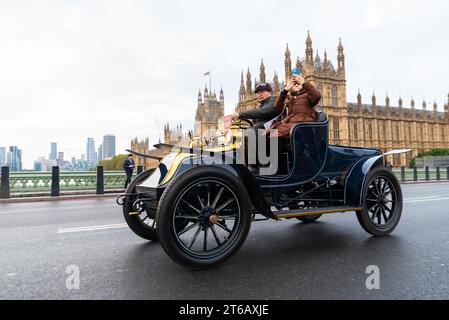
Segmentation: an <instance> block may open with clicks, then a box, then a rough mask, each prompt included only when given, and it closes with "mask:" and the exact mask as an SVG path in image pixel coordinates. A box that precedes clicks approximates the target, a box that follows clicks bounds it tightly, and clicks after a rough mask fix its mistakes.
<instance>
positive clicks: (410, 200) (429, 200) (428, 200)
mask: <svg viewBox="0 0 449 320" xmlns="http://www.w3.org/2000/svg"><path fill="white" fill-rule="evenodd" d="M442 200H449V198H416V199H405V200H404V203H415V202H432V201H442Z"/></svg>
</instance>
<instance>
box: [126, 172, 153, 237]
mask: <svg viewBox="0 0 449 320" xmlns="http://www.w3.org/2000/svg"><path fill="white" fill-rule="evenodd" d="M153 172H154V170H148V171H144V172H142V173H141V174H140V175H138V176H137V177H136V178H135V179H134V180H133V181H132V182H131V184H130V185H129V186H128V188H127V190H126V193H127V194H129V196H127V197H126V198H125V201H124V203H123V216H124V217H125V221H126V223H127V224H128V226H129V228H130V229H131V230H132V231H133V232H134V233H135V234H136V235H138V236H139V237H141V238H143V239H146V240H151V241H157V234H156V211H155V210H151V209H149V208H145V209H144V210H143V211H141V212H136V210H135V209H134V208H133V205H134V202H135V201H136V200H137V195H135V193H136V186H137V185H138V184H139V183H142V182H143V181H144V180H145V179H147V178H148V177H149V176H150V175H151V174H152V173H153Z"/></svg>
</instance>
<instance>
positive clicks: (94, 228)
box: [57, 223, 128, 233]
mask: <svg viewBox="0 0 449 320" xmlns="http://www.w3.org/2000/svg"><path fill="white" fill-rule="evenodd" d="M126 227H128V225H127V224H126V223H120V224H107V225H101V226H88V227H78V228H68V229H58V232H57V233H73V232H84V231H97V230H108V229H119V228H126Z"/></svg>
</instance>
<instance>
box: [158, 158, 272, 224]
mask: <svg viewBox="0 0 449 320" xmlns="http://www.w3.org/2000/svg"><path fill="white" fill-rule="evenodd" d="M220 158H221V155H219V158H217V156H214V155H212V156H211V155H208V154H203V155H201V156H200V157H198V156H194V155H192V156H190V157H185V158H183V159H182V160H181V161H178V162H177V163H175V164H174V165H175V168H171V170H169V171H172V172H173V174H172V175H171V176H169V175H167V177H166V179H165V181H164V185H162V186H161V187H165V186H166V185H168V184H169V183H171V182H172V181H174V180H175V179H176V178H177V177H178V176H179V175H181V174H184V173H187V172H188V171H189V170H191V169H193V168H197V167H201V166H217V167H220V168H222V169H224V170H226V171H229V172H231V173H232V174H233V175H235V176H236V177H238V179H239V180H240V181H241V182H242V183H243V185H244V187H245V189H246V191H247V192H248V195H249V197H250V199H251V203H252V205H253V207H254V208H255V209H256V211H257V212H258V213H260V214H261V215H263V216H265V217H267V218H271V219H276V217H275V216H274V215H273V213H272V212H271V210H270V208H269V205H268V204H267V202H266V200H265V197H264V191H263V190H262V188H261V187H260V185H259V183H258V182H257V180H256V179H255V177H254V175H253V174H252V173H251V172H250V171H249V170H248V168H247V167H246V166H244V165H242V164H236V163H235V161H234V163H232V162H233V161H232V159H230V158H228V160H230V162H226V161H221V159H220Z"/></svg>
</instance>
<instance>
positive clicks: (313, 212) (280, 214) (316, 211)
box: [273, 206, 363, 219]
mask: <svg viewBox="0 0 449 320" xmlns="http://www.w3.org/2000/svg"><path fill="white" fill-rule="evenodd" d="M362 209H363V208H357V207H349V206H340V207H326V208H313V209H302V210H300V209H296V210H284V211H274V212H273V214H274V215H275V216H276V218H279V219H289V218H297V217H305V216H319V215H322V214H332V213H343V212H351V211H360V210H362Z"/></svg>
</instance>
